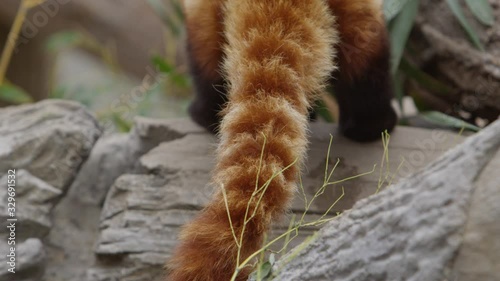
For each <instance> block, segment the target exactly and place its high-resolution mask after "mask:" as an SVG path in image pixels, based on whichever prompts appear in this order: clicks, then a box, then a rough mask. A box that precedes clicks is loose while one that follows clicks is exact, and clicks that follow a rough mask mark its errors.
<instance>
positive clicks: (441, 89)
mask: <svg viewBox="0 0 500 281" xmlns="http://www.w3.org/2000/svg"><path fill="white" fill-rule="evenodd" d="M399 69H400V70H401V72H403V73H404V74H405V75H406V76H407V77H409V78H411V79H413V80H415V81H417V82H418V83H419V84H420V85H422V86H423V87H424V88H425V89H427V90H429V91H431V92H433V93H435V94H438V95H440V96H447V95H449V94H450V93H452V92H453V88H452V87H450V86H448V85H446V84H444V83H443V82H441V81H439V80H437V79H436V78H434V77H432V76H430V75H429V74H427V73H425V72H423V71H422V70H420V69H418V68H417V67H415V66H414V65H412V64H411V63H410V62H409V61H408V60H406V59H404V58H403V59H402V60H401V65H400V68H399Z"/></svg>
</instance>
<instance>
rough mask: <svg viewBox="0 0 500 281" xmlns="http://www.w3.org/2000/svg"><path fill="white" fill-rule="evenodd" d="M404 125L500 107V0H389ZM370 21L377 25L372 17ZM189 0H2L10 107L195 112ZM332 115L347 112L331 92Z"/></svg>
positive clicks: (1, 41)
mask: <svg viewBox="0 0 500 281" xmlns="http://www.w3.org/2000/svg"><path fill="white" fill-rule="evenodd" d="M383 5H384V13H385V16H386V19H387V22H388V26H389V29H390V34H391V45H392V51H393V61H392V73H393V77H394V81H395V82H394V85H395V90H396V93H397V97H396V100H395V106H396V107H397V108H398V109H399V112H400V115H401V116H402V118H401V124H403V125H412V126H425V127H446V128H454V129H458V130H460V129H467V130H472V131H477V130H479V129H480V128H482V127H484V126H486V125H487V124H489V123H490V122H492V121H493V120H495V119H497V118H498V116H499V113H500V91H499V89H500V27H499V24H498V23H499V17H500V16H499V15H500V1H499V0H446V1H432V0H385V1H384V3H383ZM367 28H369V27H367ZM184 37H185V31H184V29H183V15H182V9H181V6H180V4H179V1H178V0H147V1H125V0H46V1H43V0H1V1H0V48H1V49H2V57H1V62H0V107H4V106H8V105H15V104H21V103H31V102H36V101H39V100H42V99H50V98H57V99H68V100H75V101H78V102H80V103H83V104H85V105H86V106H87V107H89V108H90V110H91V111H93V112H94V113H95V115H96V116H97V118H98V119H99V120H100V121H101V122H102V124H103V126H104V128H105V129H106V131H124V132H125V131H128V130H129V129H130V127H131V124H132V119H133V117H134V116H136V115H141V116H150V117H158V118H171V117H183V116H187V114H186V108H187V106H188V104H189V101H190V99H191V96H192V93H193V89H192V83H191V81H190V78H189V75H188V69H187V66H186V63H185V62H186V59H185V55H184V53H183V49H184V48H183V42H184ZM317 112H318V113H319V115H320V116H321V119H322V120H325V121H327V122H334V121H335V119H336V116H337V110H336V106H335V100H334V98H333V96H332V95H328V94H325V95H323V100H321V101H319V102H318V106H317Z"/></svg>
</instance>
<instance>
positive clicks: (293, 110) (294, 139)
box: [169, 0, 337, 281]
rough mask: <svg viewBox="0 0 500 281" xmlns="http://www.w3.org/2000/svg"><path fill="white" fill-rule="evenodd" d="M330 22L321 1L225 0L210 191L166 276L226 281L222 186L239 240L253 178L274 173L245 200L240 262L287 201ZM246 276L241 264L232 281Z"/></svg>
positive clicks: (232, 246)
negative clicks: (222, 102)
mask: <svg viewBox="0 0 500 281" xmlns="http://www.w3.org/2000/svg"><path fill="white" fill-rule="evenodd" d="M334 26H335V24H334V19H333V16H332V15H331V14H330V11H329V9H328V6H327V4H326V2H325V1H323V0H310V1H304V0H276V1H268V0H228V1H226V3H225V9H224V35H225V39H226V42H227V44H226V45H225V47H224V48H225V49H224V51H225V59H224V64H223V69H224V77H225V79H226V80H227V83H228V99H229V102H228V104H227V106H226V108H225V109H224V110H223V114H224V117H223V119H222V123H221V127H220V131H219V132H220V137H221V139H220V144H219V148H218V152H217V154H218V158H217V165H216V168H215V171H214V175H213V183H214V186H215V187H216V188H217V192H216V193H215V195H214V198H213V199H212V201H211V203H210V204H209V205H208V206H207V207H206V208H205V209H204V210H203V211H202V212H201V214H200V215H199V216H198V217H197V218H196V219H195V220H194V221H192V222H191V223H190V224H188V225H187V226H186V227H185V228H184V229H183V231H182V233H181V236H180V240H181V242H180V246H179V247H178V248H177V249H176V252H175V253H174V255H173V259H172V260H171V262H170V264H169V267H170V275H169V277H170V280H171V281H202V280H207V281H208V280H213V281H226V280H230V278H231V275H232V274H233V272H234V270H235V268H236V265H237V251H238V246H237V243H236V241H235V239H234V235H233V232H232V230H231V226H230V222H229V219H228V214H227V210H226V203H225V201H224V198H223V193H222V188H224V190H225V192H226V194H227V204H228V209H229V211H230V215H231V221H232V227H233V230H234V234H236V236H237V237H238V238H239V237H240V235H241V232H242V229H243V225H244V218H245V214H246V213H247V206H248V202H249V200H251V199H252V193H253V192H254V191H255V189H256V181H257V182H258V185H257V186H258V187H261V186H262V185H263V184H264V183H265V182H266V181H268V180H269V179H270V178H272V177H273V175H275V174H278V176H276V177H275V178H274V179H273V180H272V181H271V183H270V185H269V187H268V188H267V189H266V192H265V194H264V196H263V198H262V200H261V201H259V203H257V202H258V198H259V196H257V197H253V198H254V200H252V202H251V203H250V204H249V205H250V208H249V210H250V212H249V213H251V214H255V216H254V217H253V219H252V220H250V221H249V222H248V224H247V225H246V227H245V230H244V234H243V235H244V236H243V240H242V243H241V247H242V251H241V253H240V262H241V261H243V260H244V259H246V258H247V257H248V256H250V255H251V254H252V253H253V252H255V251H257V250H258V249H259V248H260V247H261V243H262V239H263V235H264V233H265V232H266V231H267V230H268V229H269V226H270V223H271V221H272V220H273V219H274V218H276V217H278V216H279V215H280V214H282V213H283V212H284V210H286V208H287V207H288V205H289V201H290V199H291V195H292V193H293V192H294V190H295V189H296V182H297V176H298V172H299V170H300V164H301V162H302V159H303V157H304V153H305V150H306V145H307V138H306V126H307V113H308V108H309V107H310V104H311V101H312V100H313V99H314V94H315V93H316V92H318V91H319V90H320V88H321V87H322V86H323V83H324V82H325V80H326V78H327V77H328V75H329V74H330V73H331V72H332V70H333V68H334V66H333V65H334V63H333V62H334V45H335V44H336V40H337V37H336V36H337V33H336V30H335V28H334ZM262 149H263V154H262V161H261V152H262ZM294 162H297V163H296V164H295V165H292V166H291V167H290V168H288V169H286V170H284V169H285V167H287V166H289V165H290V164H292V163H294ZM283 170H284V171H283ZM280 171H283V172H282V173H280ZM254 210H255V212H254ZM248 216H249V215H248ZM247 276H248V270H247V269H245V270H244V271H243V272H241V273H240V274H239V277H238V278H237V280H246V278H247Z"/></svg>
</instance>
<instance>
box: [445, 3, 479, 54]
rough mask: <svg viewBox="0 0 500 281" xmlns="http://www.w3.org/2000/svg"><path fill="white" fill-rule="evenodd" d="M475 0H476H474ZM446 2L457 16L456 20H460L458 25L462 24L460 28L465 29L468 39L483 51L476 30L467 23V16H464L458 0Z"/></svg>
mask: <svg viewBox="0 0 500 281" xmlns="http://www.w3.org/2000/svg"><path fill="white" fill-rule="evenodd" d="M474 1H477V0H474ZM446 2H447V3H448V6H450V8H451V11H452V12H453V14H454V15H455V17H456V18H457V20H458V21H459V22H460V25H462V28H463V29H464V30H465V32H466V33H467V36H469V39H470V40H471V41H472V43H473V44H474V45H475V46H476V48H478V49H479V50H481V51H484V46H483V44H482V43H481V41H480V40H479V37H477V34H476V31H475V30H474V29H473V28H472V26H471V25H470V24H469V22H468V21H467V18H466V17H465V14H464V11H463V9H462V6H460V3H458V0H446Z"/></svg>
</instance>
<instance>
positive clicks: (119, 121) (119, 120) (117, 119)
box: [111, 113, 132, 133]
mask: <svg viewBox="0 0 500 281" xmlns="http://www.w3.org/2000/svg"><path fill="white" fill-rule="evenodd" d="M111 120H112V121H113V123H114V124H115V126H116V128H117V129H118V131H120V132H123V133H126V132H129V131H130V129H132V123H130V122H129V121H127V120H125V119H123V117H122V116H120V114H118V113H113V114H112V115H111Z"/></svg>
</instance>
